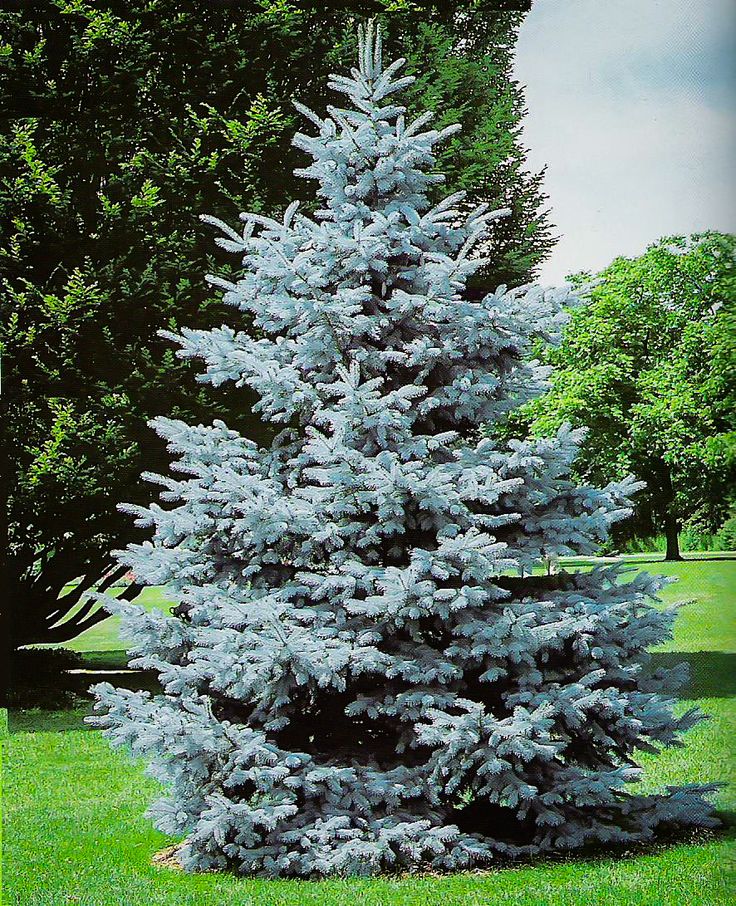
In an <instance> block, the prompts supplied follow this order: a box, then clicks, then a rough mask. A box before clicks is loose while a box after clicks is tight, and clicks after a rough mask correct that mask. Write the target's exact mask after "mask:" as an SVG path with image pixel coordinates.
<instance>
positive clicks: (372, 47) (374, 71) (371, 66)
mask: <svg viewBox="0 0 736 906" xmlns="http://www.w3.org/2000/svg"><path fill="white" fill-rule="evenodd" d="M358 67H359V69H360V73H361V75H362V76H364V77H365V78H366V79H369V80H370V79H376V78H378V77H379V76H380V75H381V70H382V40H381V26H380V25H376V24H375V20H374V19H369V20H368V21H367V22H366V23H365V25H364V24H363V23H361V24H360V25H358Z"/></svg>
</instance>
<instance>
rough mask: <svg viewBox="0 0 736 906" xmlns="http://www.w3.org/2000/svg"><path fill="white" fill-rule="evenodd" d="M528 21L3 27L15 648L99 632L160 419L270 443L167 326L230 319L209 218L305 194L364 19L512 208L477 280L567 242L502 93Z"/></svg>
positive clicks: (508, 93) (505, 11) (307, 19)
mask: <svg viewBox="0 0 736 906" xmlns="http://www.w3.org/2000/svg"><path fill="white" fill-rule="evenodd" d="M523 6H524V4H512V3H487V2H486V3H483V2H470V3H468V2H465V3H457V2H443V3H437V4H427V5H425V4H422V5H421V6H419V5H415V4H411V3H403V2H388V0H386V2H382V3H367V4H349V3H347V4H331V5H330V8H329V10H327V11H326V10H325V7H324V5H323V4H317V3H316V2H298V3H297V2H293V3H285V2H280V0H274V2H270V0H261V2H250V0H248V2H230V3H225V2H220V3H211V4H203V3H199V2H187V0H134V2H115V0H95V2H93V0H46V2H38V3H30V4H15V5H13V6H10V7H8V6H6V7H5V8H4V10H3V11H0V35H1V36H2V37H1V40H0V97H1V98H2V106H3V109H4V111H5V116H4V119H3V121H2V125H1V126H0V224H1V229H2V236H3V242H2V251H1V252H0V281H1V282H2V293H3V300H2V303H1V304H2V325H3V326H2V335H1V336H0V342H1V343H2V355H3V375H4V376H3V396H2V399H3V410H4V412H3V416H4V417H3V419H2V425H3V427H2V431H3V436H2V448H3V451H4V452H3V462H2V473H3V477H4V479H6V480H4V481H3V489H4V491H3V494H4V496H5V497H6V498H7V499H6V500H3V503H4V504H5V505H6V506H7V509H8V512H9V517H10V518H9V522H8V524H7V526H6V529H7V532H8V536H7V538H4V539H2V542H3V543H2V544H0V547H2V550H3V563H2V568H3V587H4V588H5V589H7V591H8V594H7V597H6V601H10V605H9V606H8V604H4V605H3V618H4V627H3V633H2V635H3V637H4V639H5V640H6V645H10V646H11V647H12V646H13V645H15V644H21V643H29V642H39V641H59V640H63V639H68V638H71V637H73V636H74V635H75V634H76V633H78V632H79V631H80V630H82V629H84V628H85V627H86V626H88V625H90V623H91V622H94V621H95V620H97V619H99V618H100V617H101V616H103V615H102V614H100V613H99V612H98V613H95V612H94V607H93V606H92V605H90V606H83V607H81V609H79V602H80V601H83V600H84V594H85V592H86V590H87V589H88V588H89V587H90V586H91V585H93V584H94V583H97V582H98V581H99V579H100V577H101V576H102V575H103V574H105V573H106V571H107V570H109V569H110V566H111V562H112V561H111V560H110V558H109V549H110V548H111V547H120V546H123V545H124V544H125V543H126V542H127V541H129V540H130V539H131V537H132V530H131V528H130V526H129V520H128V519H126V518H124V517H122V516H120V514H118V513H117V512H116V510H115V505H116V504H117V503H118V502H119V501H121V500H132V501H138V500H142V499H147V497H148V494H149V492H148V491H146V490H145V489H144V488H143V486H142V484H141V482H140V481H139V474H140V472H141V470H142V468H143V462H144V460H145V464H146V466H147V467H150V468H154V469H155V468H157V467H158V466H159V465H163V462H164V461H165V460H164V459H163V455H162V454H163V451H162V449H161V447H160V445H159V442H158V441H157V439H156V438H155V436H154V435H153V432H151V431H149V429H148V428H147V427H146V421H147V419H148V418H149V417H150V416H152V415H155V414H159V413H169V414H173V415H183V416H186V417H188V418H190V419H199V418H202V419H205V418H206V419H207V420H209V419H211V418H212V417H213V415H222V416H226V418H227V420H228V422H229V423H230V424H231V425H232V426H233V427H237V428H239V429H242V430H244V431H245V432H246V433H248V434H250V435H251V436H256V437H257V436H259V430H260V428H259V426H258V424H257V423H256V422H255V421H254V420H253V418H252V417H251V416H250V413H249V411H248V408H247V405H246V407H245V408H244V406H243V397H242V394H241V395H240V396H239V397H238V399H237V402H235V401H234V399H233V398H232V397H231V396H229V395H228V394H227V392H226V391H220V392H219V394H218V395H217V397H216V399H214V400H213V399H212V398H211V399H210V400H209V401H208V405H207V408H206V413H207V414H206V415H205V410H204V409H203V407H202V401H201V399H200V396H199V394H198V392H197V390H196V387H195V389H194V390H192V389H191V388H192V387H193V386H194V385H193V383H192V381H191V379H190V378H189V377H187V376H186V375H185V371H186V369H187V366H186V365H184V364H182V363H180V362H178V360H175V359H174V357H173V353H172V351H171V350H170V349H169V348H168V345H167V344H166V343H165V342H164V341H163V340H161V339H159V338H158V337H157V334H156V331H157V330H158V329H160V328H164V327H168V328H173V327H175V326H176V325H178V324H187V325H190V326H193V327H196V326H211V325H212V324H214V323H219V320H218V319H219V317H220V309H219V303H218V302H216V301H213V300H212V299H211V298H210V297H209V293H208V290H207V288H206V285H205V283H204V280H203V276H204V274H205V273H206V272H207V271H209V270H212V269H215V268H217V269H219V270H222V264H220V263H219V262H215V261H213V259H212V256H211V241H210V237H209V236H208V235H207V232H206V230H203V229H202V228H201V226H200V225H199V223H198V221H197V216H198V215H199V214H200V213H202V212H207V213H210V214H214V215H216V216H220V217H222V218H223V219H225V220H228V221H232V220H234V219H236V217H237V214H238V212H239V211H241V210H243V209H244V208H248V209H250V210H254V211H258V210H261V209H269V210H274V209H277V208H278V207H279V206H280V205H281V204H282V203H284V201H285V200H286V199H288V198H291V197H299V196H304V194H305V186H304V185H303V181H300V180H297V179H295V178H293V177H291V176H290V173H291V170H292V168H293V166H295V165H296V164H299V163H302V162H303V161H302V159H301V155H300V154H299V152H296V151H295V150H294V149H292V148H291V147H290V145H289V141H290V136H291V134H292V133H293V131H294V127H295V124H296V112H295V111H294V110H293V108H292V106H291V99H292V98H293V97H298V98H299V99H300V100H302V101H303V102H304V103H307V104H309V105H310V106H316V107H319V106H320V104H321V103H322V93H323V91H324V85H325V81H326V75H327V73H328V72H330V71H333V70H335V69H338V68H340V67H342V66H343V65H344V64H345V62H347V61H349V62H352V56H353V46H354V29H355V23H356V21H357V18H358V17H360V18H362V17H365V16H366V15H369V14H371V13H374V14H375V13H378V14H379V17H380V18H381V19H382V20H383V22H384V28H385V31H386V34H387V45H388V49H389V52H391V53H394V52H401V53H403V54H404V55H405V56H407V58H408V70H409V71H410V72H411V71H414V70H417V69H419V68H420V66H421V70H422V72H423V73H424V75H423V76H422V77H420V78H419V80H418V82H417V83H416V85H415V87H414V89H413V91H412V93H411V95H410V102H411V104H412V105H413V106H415V107H417V108H423V107H426V106H429V107H430V108H439V109H441V110H442V111H443V112H442V115H441V116H440V117H439V118H438V124H439V125H440V126H441V125H444V124H445V122H451V121H455V120H459V121H461V122H462V123H463V124H464V130H463V133H462V134H461V135H459V136H456V137H454V139H453V141H452V142H451V143H449V144H448V147H447V148H446V149H445V150H444V153H443V158H442V160H441V161H440V163H441V166H442V167H443V168H444V169H445V170H446V171H447V172H448V174H449V188H457V187H469V188H471V190H472V194H473V195H475V196H483V197H487V198H488V200H490V201H491V203H492V204H493V205H495V206H504V205H511V206H512V208H513V214H512V216H511V217H509V218H507V220H506V221H505V222H504V223H503V225H502V226H501V227H500V228H499V230H498V232H497V233H496V234H495V235H494V237H493V244H494V252H495V258H496V261H497V262H498V267H497V269H495V270H494V272H493V273H485V274H484V275H483V276H482V282H483V283H484V284H486V285H492V286H495V285H496V283H498V282H501V281H503V282H509V283H519V282H523V281H524V280H525V279H527V277H528V276H529V275H530V273H531V272H532V271H533V269H534V267H535V265H536V264H537V263H538V262H539V261H540V260H541V259H542V258H543V256H544V254H545V251H546V250H547V249H548V248H549V246H550V244H551V242H552V240H551V238H550V233H549V228H548V224H547V220H546V215H545V214H544V212H543V211H542V210H541V204H542V201H543V199H542V196H541V194H540V187H539V177H538V176H535V175H530V174H529V173H527V172H526V170H525V167H524V153H523V150H522V148H521V146H520V143H519V137H518V128H519V121H520V118H521V116H522V114H523V101H522V98H521V94H520V91H519V88H518V86H517V85H515V84H514V83H513V81H512V80H511V78H510V66H511V53H512V49H513V42H514V38H515V34H516V28H517V26H518V24H519V22H520V20H521V17H522V13H521V12H520V9H521V8H523ZM275 173H278V174H279V177H278V179H276V178H274V174H275ZM443 191H444V190H443ZM476 291H480V290H479V289H478V288H477V287H476ZM213 408H214V412H213ZM80 577H81V582H80V584H79V585H78V587H77V588H76V589H75V590H73V591H71V592H70V591H69V590H68V589H67V591H66V592H65V593H63V597H62V601H61V602H60V603H59V602H57V597H58V595H59V594H60V593H62V591H63V589H64V588H65V587H66V586H67V584H68V583H69V582H71V581H72V580H76V579H78V578H80ZM11 610H12V614H13V617H12V621H10V620H9V618H10V612H11ZM70 614H71V618H69V619H67V621H66V622H65V623H64V624H63V625H56V626H55V628H54V629H51V627H52V626H54V624H55V623H58V620H59V619H60V618H62V617H64V616H65V615H67V617H68V616H69V615H70ZM11 622H12V630H13V636H14V640H13V641H11V631H10V630H11V625H10V623H11Z"/></svg>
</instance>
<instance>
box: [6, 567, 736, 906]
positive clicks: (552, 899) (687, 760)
mask: <svg viewBox="0 0 736 906" xmlns="http://www.w3.org/2000/svg"><path fill="white" fill-rule="evenodd" d="M695 556H696V555H693V557H695ZM643 559H645V558H642V557H640V558H638V559H637V560H636V561H635V562H637V564H638V563H641V562H642V560H643ZM648 559H651V558H648ZM647 568H649V569H650V570H656V571H658V572H660V573H666V574H668V575H673V576H677V577H678V578H679V579H680V580H681V581H679V582H678V583H677V584H676V585H674V586H669V587H668V588H667V589H666V591H665V598H666V599H667V600H668V601H674V600H681V599H693V601H694V603H692V604H691V605H690V606H689V607H688V608H685V609H684V610H683V611H682V612H681V616H680V619H679V621H678V626H677V630H676V634H675V638H674V640H673V642H672V643H670V644H669V645H668V646H664V648H663V650H662V651H661V652H660V653H659V654H658V657H659V658H661V659H663V660H672V659H674V660H681V659H683V658H685V659H687V660H689V661H690V662H691V664H692V665H693V680H692V682H691V685H690V687H689V688H688V689H687V690H685V692H684V696H683V697H684V698H686V699H687V701H685V702H683V704H682V707H683V708H684V707H688V706H690V705H692V704H693V703H695V702H697V703H698V704H699V705H700V706H701V707H702V708H703V710H705V711H706V712H708V713H709V714H710V715H711V720H709V721H707V722H705V723H702V724H700V725H699V726H698V727H696V728H695V729H694V730H693V731H691V732H690V733H689V734H688V737H687V740H688V744H687V746H686V747H685V748H684V749H673V750H669V751H667V752H665V753H664V754H663V755H660V756H659V757H656V758H651V757H643V758H642V763H644V764H645V765H646V766H647V767H648V768H649V772H648V781H647V783H648V784H649V785H652V786H659V785H662V784H667V783H683V782H699V781H706V780H714V779H718V780H725V781H728V787H727V788H725V789H724V790H722V791H721V793H720V794H719V797H718V807H719V809H720V810H721V812H722V813H723V814H724V817H725V818H726V820H727V822H728V823H729V824H730V827H729V828H727V829H726V831H725V832H724V833H722V834H718V835H712V834H701V835H699V836H698V837H696V838H690V839H688V840H687V841H685V842H680V843H677V844H672V845H668V846H664V845H663V846H661V847H659V848H656V849H653V850H651V851H648V852H643V853H642V852H639V853H634V852H630V853H616V854H615V855H613V854H612V855H611V856H610V857H601V856H597V857H586V858H575V859H568V860H565V861H561V862H542V863H538V864H534V865H525V866H520V867H517V868H511V869H500V870H496V871H488V872H483V873H470V872H469V873H463V874H456V875H451V876H446V877H432V876H421V875H416V876H409V877H404V878H384V879H380V880H344V881H323V882H314V883H311V882H286V881H254V880H249V879H238V878H233V877H229V876H221V875H213V874H209V875H184V874H182V873H180V872H175V871H171V870H170V869H165V868H158V867H154V866H152V865H151V857H152V855H153V854H154V853H155V852H156V851H157V850H160V849H162V848H163V847H165V846H166V845H167V844H168V843H169V842H171V841H170V840H169V839H168V838H166V837H164V836H163V835H162V834H160V833H158V832H157V831H155V830H153V829H152V828H151V826H150V825H149V823H148V822H147V820H146V819H145V818H144V817H143V811H144V809H145V807H146V805H147V803H148V802H149V801H150V799H151V798H152V797H153V796H154V795H155V792H156V784H155V783H154V782H153V781H151V780H149V779H147V778H146V777H145V776H144V775H143V772H142V766H141V765H140V764H135V763H131V762H129V761H128V760H126V758H125V757H124V756H123V755H121V754H119V753H113V752H112V751H111V750H110V749H109V748H108V746H107V744H106V743H105V741H104V740H103V739H102V738H101V736H100V735H99V734H98V733H96V732H94V731H91V730H88V729H84V728H83V724H82V717H83V715H84V711H67V712H44V711H28V712H18V713H14V714H11V716H10V735H9V736H8V737H6V739H5V740H4V753H3V756H4V757H3V767H4V775H5V776H4V806H5V808H4V816H3V818H4V833H3V845H4V871H3V883H4V886H5V892H4V899H3V901H2V902H3V903H5V904H8V906H9V904H12V906H62V904H68V903H75V904H80V906H144V904H145V906H158V904H161V906H189V904H191V906H224V904H228V906H246V904H248V906H257V904H266V906H279V904H284V906H285V904H289V906H310V904H324V906H343V904H366V906H379V904H380V906H382V904H407V906H408V904H412V906H433V904H443V906H461V904H462V906H481V904H482V906H486V904H496V903H503V904H513V906H517V904H518V906H532V904H534V906H573V904H575V906H578V904H579V906H583V904H585V906H588V904H591V906H593V904H650V906H655V904H656V906H670V904H671V906H684V904H692V906H695V904H698V906H700V904H705V906H709V904H713V906H717V904H723V906H725V904H733V903H735V902H736V888H734V886H733V863H734V857H735V856H736V846H735V845H734V840H733V837H734V831H733V825H734V822H735V821H736V776H735V771H734V765H735V764H736V758H735V757H734V755H735V754H736V753H735V751H734V749H735V748H736V744H735V743H734V740H736V671H735V670H734V665H735V664H736V630H735V626H734V622H735V621H734V616H735V615H736V608H735V607H734V588H736V581H735V580H736V559H725V558H723V559H722V558H719V559H711V560H708V559H697V560H696V559H692V560H689V561H688V562H686V563H680V564H662V563H657V564H649V563H647ZM143 600H144V603H146V605H147V606H155V605H156V604H158V605H159V606H163V605H164V601H165V597H164V596H163V595H162V594H161V592H159V591H158V590H157V589H150V590H147V592H146V596H145V598H144V599H143ZM73 647H75V648H77V649H78V650H80V651H83V652H87V653H88V657H89V659H90V663H95V662H96V663H106V662H108V661H109V662H110V663H114V662H117V661H119V657H120V656H119V654H117V653H116V652H119V650H120V647H121V646H120V642H119V640H118V638H117V629H116V626H115V623H114V622H113V620H110V621H108V622H106V623H103V624H100V625H99V626H97V627H94V628H93V629H92V630H89V631H88V632H87V633H85V636H84V637H80V639H78V640H77V641H76V643H75V645H74V646H73ZM675 652H682V653H683V654H682V656H681V657H677V655H676V654H675Z"/></svg>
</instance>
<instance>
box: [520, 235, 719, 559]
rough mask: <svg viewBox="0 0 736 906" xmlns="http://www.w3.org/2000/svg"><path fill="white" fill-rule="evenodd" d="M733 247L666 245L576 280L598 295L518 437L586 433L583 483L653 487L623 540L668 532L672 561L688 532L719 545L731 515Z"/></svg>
mask: <svg viewBox="0 0 736 906" xmlns="http://www.w3.org/2000/svg"><path fill="white" fill-rule="evenodd" d="M735 246H736V239H735V237H733V236H729V235H725V234H722V233H716V232H710V233H703V234H697V235H693V236H691V237H688V238H686V237H682V236H678V237H669V238H665V239H662V240H660V241H659V242H657V243H655V244H653V245H652V246H650V247H649V248H648V249H647V251H646V252H645V253H644V254H643V255H641V256H639V257H638V258H617V259H616V260H615V261H613V262H612V264H610V265H609V266H608V267H607V268H605V269H604V270H603V271H602V272H601V273H600V274H598V275H595V277H594V278H593V275H591V274H580V275H578V276H577V277H576V278H574V282H576V283H577V284H585V283H591V285H592V287H593V288H592V289H591V291H590V293H589V298H588V301H587V302H586V303H585V304H583V305H581V306H580V307H579V308H578V309H577V310H576V311H574V312H573V313H572V318H571V320H570V323H569V325H568V326H567V328H566V330H565V334H564V339H563V342H562V343H561V344H560V345H559V346H558V347H557V348H551V349H548V350H546V351H545V352H544V356H545V358H546V360H547V362H548V363H549V364H551V365H554V366H555V371H554V373H553V377H552V389H551V391H550V392H549V393H548V394H546V395H545V396H544V397H541V398H540V399H538V400H536V401H534V402H533V403H531V404H530V405H529V406H527V407H526V410H525V412H524V414H523V417H522V418H521V422H522V433H523V432H524V431H525V430H526V429H527V428H531V430H532V431H533V432H534V433H535V434H547V433H551V432H553V431H554V430H556V429H557V427H558V426H559V424H560V423H561V422H563V421H571V422H572V423H573V424H574V425H575V426H584V427H586V428H587V429H588V435H587V438H586V441H585V443H584V444H583V447H582V449H581V453H580V456H579V457H578V460H577V462H576V465H575V468H576V470H577V473H578V474H579V475H580V477H581V478H585V479H590V480H592V481H593V482H598V483H605V482H606V481H610V480H612V479H615V478H621V477H623V476H624V475H626V474H629V473H633V474H634V475H636V477H637V478H640V479H643V480H644V481H646V483H647V488H646V490H645V491H644V492H642V493H641V494H640V495H639V496H638V499H637V509H636V514H635V518H634V519H629V520H627V521H626V522H625V523H622V524H621V526H620V527H619V528H618V539H619V541H625V540H626V539H627V538H631V536H644V537H646V536H649V535H652V534H656V533H657V532H663V533H665V535H666V536H667V552H668V556H673V557H674V556H677V555H678V549H677V545H676V539H677V534H678V532H679V531H680V529H681V528H682V527H683V526H684V527H685V528H686V529H688V530H689V533H690V536H691V537H692V536H693V535H698V534H700V535H701V536H702V535H706V536H707V535H712V534H713V533H714V532H716V531H717V530H718V529H719V527H720V526H721V525H722V523H723V522H724V520H725V519H726V517H727V516H728V513H729V509H730V508H732V507H733V504H734V477H735V476H736V433H735V432H736V423H735V418H736V381H735V379H734V369H733V363H734V361H736V330H735V329H734V328H735V327H736V321H735V319H734V300H736V268H735V267H734V248H735ZM591 281H592V282H591ZM727 534H728V532H726V534H724V536H723V538H722V540H721V542H720V543H722V544H724V545H725V546H727V547H730V546H732V545H730V544H729V537H726V535H727Z"/></svg>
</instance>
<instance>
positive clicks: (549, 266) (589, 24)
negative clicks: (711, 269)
mask: <svg viewBox="0 0 736 906" xmlns="http://www.w3.org/2000/svg"><path fill="white" fill-rule="evenodd" d="M515 78H516V79H518V80H519V82H520V83H521V84H522V85H524V86H525V97H526V104H527V107H528V110H529V113H528V115H527V117H526V119H525V123H524V128H523V135H522V140H523V143H524V145H525V146H526V147H527V148H528V149H529V156H528V161H529V165H530V168H531V169H532V170H535V171H538V170H541V169H542V168H543V167H544V166H546V167H547V172H546V176H545V180H544V188H545V192H546V194H547V195H548V196H549V201H548V205H549V207H550V210H551V220H552V222H553V224H554V225H555V234H556V235H558V236H559V237H560V239H559V242H558V243H557V246H556V248H555V249H554V251H553V252H552V253H551V255H550V257H549V259H548V261H547V263H546V264H545V265H544V266H543V267H542V269H541V273H540V279H541V281H542V282H544V283H559V282H561V281H562V280H564V278H565V276H566V275H567V274H570V273H574V272H576V271H579V270H591V271H595V270H599V269H601V268H602V267H604V266H605V265H606V264H608V263H609V262H610V261H612V260H613V259H614V258H615V257H616V256H617V255H637V254H639V253H641V252H643V251H644V249H645V248H646V246H647V245H649V244H650V243H652V242H654V241H656V240H657V239H658V238H660V237H661V236H666V235H674V234H683V233H692V232H696V231H699V230H703V229H718V230H723V231H726V232H736V0H535V2H534V3H533V5H532V10H531V12H530V13H529V14H528V16H527V17H526V19H525V21H524V23H523V25H522V27H521V30H520V33H519V41H518V44H517V56H516V64H515Z"/></svg>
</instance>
